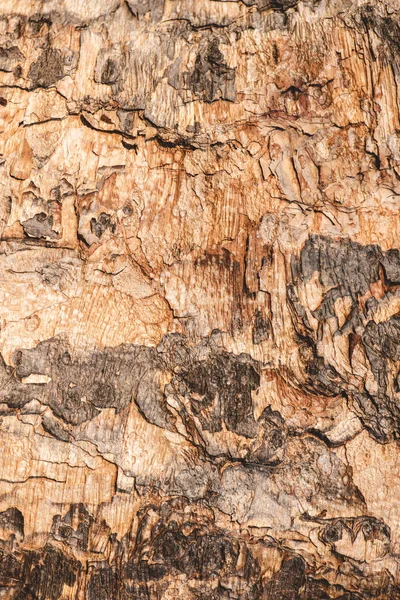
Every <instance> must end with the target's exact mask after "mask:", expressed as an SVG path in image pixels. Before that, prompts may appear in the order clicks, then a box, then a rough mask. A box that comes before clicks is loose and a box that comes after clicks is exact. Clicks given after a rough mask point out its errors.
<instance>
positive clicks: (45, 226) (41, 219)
mask: <svg viewBox="0 0 400 600" xmlns="http://www.w3.org/2000/svg"><path fill="white" fill-rule="evenodd" d="M21 225H22V228H23V230H24V231H25V233H26V234H27V235H28V236H29V237H32V238H37V239H40V238H48V239H56V238H58V237H59V234H58V233H57V232H56V231H54V230H53V217H52V216H51V215H46V213H43V212H41V213H38V214H37V215H35V216H34V217H32V218H31V219H27V220H26V221H23V222H22V223H21Z"/></svg>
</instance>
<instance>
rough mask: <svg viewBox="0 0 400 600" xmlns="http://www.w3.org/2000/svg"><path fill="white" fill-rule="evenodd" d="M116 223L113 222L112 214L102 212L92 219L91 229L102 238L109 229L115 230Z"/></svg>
mask: <svg viewBox="0 0 400 600" xmlns="http://www.w3.org/2000/svg"><path fill="white" fill-rule="evenodd" d="M115 228H116V225H115V223H113V222H112V220H111V217H110V215H108V214H107V213H100V215H99V218H98V219H95V218H94V217H93V218H92V219H91V220H90V231H91V232H92V233H93V234H94V235H95V236H96V237H97V238H99V239H100V238H101V237H102V235H103V234H104V232H105V231H107V229H109V230H110V231H111V232H112V233H114V232H115Z"/></svg>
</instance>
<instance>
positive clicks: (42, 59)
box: [28, 48, 65, 88]
mask: <svg viewBox="0 0 400 600" xmlns="http://www.w3.org/2000/svg"><path fill="white" fill-rule="evenodd" d="M64 75H65V72H64V57H63V55H62V52H61V50H59V49H58V48H47V49H46V50H44V51H43V52H42V53H41V54H40V56H39V58H38V59H37V61H36V62H34V63H32V65H31V67H30V69H29V73H28V77H29V79H30V80H31V81H32V83H33V85H34V86H35V87H44V88H47V87H50V86H51V85H53V84H54V83H56V82H57V81H58V80H59V79H62V78H63V77H64Z"/></svg>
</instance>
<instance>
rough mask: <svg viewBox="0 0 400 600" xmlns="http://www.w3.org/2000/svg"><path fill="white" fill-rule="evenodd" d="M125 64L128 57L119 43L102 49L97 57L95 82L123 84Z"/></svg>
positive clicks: (113, 84)
mask: <svg viewBox="0 0 400 600" xmlns="http://www.w3.org/2000/svg"><path fill="white" fill-rule="evenodd" d="M125 65H126V57H125V54H124V52H123V51H122V49H121V47H120V45H119V44H117V45H115V46H113V47H112V48H110V49H102V50H100V52H99V54H98V56H97V59H96V66H95V72H94V80H95V82H96V83H102V84H104V85H111V86H115V85H116V84H118V85H122V83H121V82H122V80H123V73H124V70H125Z"/></svg>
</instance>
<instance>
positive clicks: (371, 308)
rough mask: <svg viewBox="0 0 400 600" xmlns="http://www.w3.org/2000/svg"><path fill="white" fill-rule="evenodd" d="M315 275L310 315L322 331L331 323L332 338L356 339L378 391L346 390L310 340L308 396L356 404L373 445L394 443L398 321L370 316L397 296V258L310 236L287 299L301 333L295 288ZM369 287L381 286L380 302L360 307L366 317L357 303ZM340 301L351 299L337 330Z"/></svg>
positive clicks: (398, 431)
mask: <svg viewBox="0 0 400 600" xmlns="http://www.w3.org/2000/svg"><path fill="white" fill-rule="evenodd" d="M315 273H318V275H319V280H320V283H321V285H322V287H323V288H325V290H326V292H325V294H324V297H323V300H322V302H321V304H320V306H319V307H318V308H317V309H315V310H314V311H313V312H312V314H313V316H314V317H315V318H316V319H317V320H318V321H319V322H320V323H321V325H323V324H324V323H325V322H326V320H328V319H336V321H337V331H336V335H343V334H347V333H348V334H349V336H352V337H351V338H350V337H349V340H353V339H356V340H357V343H358V342H359V343H361V344H362V346H363V348H364V350H365V353H366V355H367V358H368V361H369V364H370V368H371V372H372V374H373V376H374V378H375V381H376V383H377V391H376V392H373V393H372V392H371V391H369V390H368V389H367V388H366V387H364V389H359V390H357V389H355V388H354V387H353V386H352V385H350V384H349V382H348V381H347V378H346V375H345V374H343V373H342V374H339V373H337V372H336V371H335V370H334V369H333V367H332V366H331V365H329V364H328V363H327V362H326V361H325V359H324V358H323V357H320V356H318V355H317V352H316V349H315V342H314V340H312V339H311V337H310V338H308V339H309V346H310V348H311V349H312V352H311V355H312V358H311V360H310V359H308V360H307V361H306V362H305V371H306V373H307V374H308V375H309V376H310V380H309V384H308V389H309V391H312V389H313V388H314V389H317V388H318V389H320V391H322V392H324V388H325V392H329V391H330V392H331V393H333V394H339V393H344V394H347V395H350V396H351V397H352V398H353V400H354V401H355V404H354V407H355V409H356V412H357V414H359V416H360V418H361V420H362V422H363V424H364V426H365V427H366V428H367V429H368V431H369V432H370V433H371V434H372V435H373V436H374V437H375V439H377V440H378V441H380V442H388V441H390V440H393V439H399V437H400V411H399V409H398V401H396V399H395V397H393V391H392V390H394V393H397V390H396V386H395V381H394V376H393V369H392V367H393V364H394V363H396V362H397V361H399V360H400V351H399V347H400V319H399V317H397V316H395V317H392V318H391V319H389V320H388V321H386V322H380V323H375V321H374V320H373V315H374V312H375V311H376V310H377V309H378V308H379V306H380V303H381V302H382V301H385V300H390V299H391V298H394V297H395V296H396V295H397V293H398V292H397V287H396V286H397V282H398V279H399V278H400V252H399V251H398V250H397V249H395V248H394V249H390V250H388V251H386V252H384V251H382V250H381V248H380V247H379V246H378V245H366V246H363V245H361V244H357V243H355V242H352V241H350V240H347V239H342V240H334V239H331V238H328V237H323V236H316V235H313V236H310V238H309V239H308V240H307V241H306V243H305V245H304V247H303V249H302V251H301V254H300V259H299V260H297V259H293V260H292V275H293V281H294V286H293V288H292V289H291V296H290V297H291V298H292V305H293V307H294V309H295V311H296V313H297V315H298V317H299V318H300V319H301V320H302V321H303V323H304V325H305V327H308V323H307V321H306V319H305V313H304V311H302V310H301V309H302V307H301V305H300V304H299V303H298V301H297V297H296V286H297V285H298V284H299V283H300V282H301V281H309V280H310V278H311V277H312V276H313V275H314V274H315ZM372 284H379V285H380V287H381V289H382V297H381V298H375V297H372V296H371V297H370V298H369V299H368V301H367V302H366V304H365V306H366V311H365V310H364V309H361V304H360V298H362V297H368V294H371V289H372V288H371V286H372ZM345 297H347V298H350V300H351V303H352V307H351V310H350V312H349V314H348V316H347V318H346V320H345V323H344V325H342V327H340V328H339V324H338V318H337V315H336V310H335V303H336V301H337V300H338V299H340V298H345ZM293 298H294V301H293ZM366 320H367V322H366ZM317 382H319V383H318V384H317ZM321 385H322V388H321V387H320V386H321Z"/></svg>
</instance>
